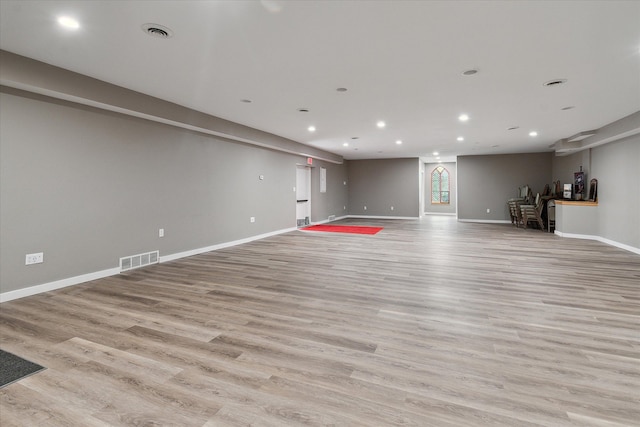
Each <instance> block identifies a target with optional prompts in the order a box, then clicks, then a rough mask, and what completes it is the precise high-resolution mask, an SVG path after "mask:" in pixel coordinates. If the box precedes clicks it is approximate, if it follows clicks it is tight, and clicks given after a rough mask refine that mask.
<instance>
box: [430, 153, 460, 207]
mask: <svg viewBox="0 0 640 427" xmlns="http://www.w3.org/2000/svg"><path fill="white" fill-rule="evenodd" d="M438 166H443V167H444V168H446V169H447V170H448V171H449V189H450V192H451V193H450V195H449V196H450V197H449V198H450V203H449V204H447V205H443V204H432V203H431V174H432V173H433V170H434V169H435V168H437V167H438ZM456 171H457V165H456V163H454V162H450V163H426V164H425V169H424V185H423V187H422V188H424V211H425V213H428V214H455V213H456V192H457V188H458V185H457V184H458V183H457V179H456V173H457V172H456Z"/></svg>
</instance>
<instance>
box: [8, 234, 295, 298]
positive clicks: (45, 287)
mask: <svg viewBox="0 0 640 427" xmlns="http://www.w3.org/2000/svg"><path fill="white" fill-rule="evenodd" d="M295 230H296V227H291V228H285V229H283V230H278V231H272V232H270V233H264V234H259V235H257V236H251V237H247V238H246V239H240V240H234V241H231V242H225V243H220V244H218V245H213V246H207V247H205V248H200V249H193V250H190V251H185V252H178V253H175V254H170V255H165V256H161V257H160V258H159V261H160V262H161V263H162V262H167V261H173V260H176V259H180V258H184V257H188V256H193V255H199V254H202V253H205V252H211V251H215V250H218V249H223V248H228V247H231V246H236V245H241V244H243V243H248V242H252V241H254V240H260V239H264V238H265V237H270V236H275V235H277V234H282V233H287V232H289V231H295ZM117 274H120V267H114V268H109V269H106V270H102V271H96V272H94V273H87V274H82V275H80V276H75V277H69V278H67V279H62V280H56V281H55V282H49V283H43V284H41V285H35V286H30V287H28V288H23V289H17V290H15V291H9V292H3V293H0V303H3V302H7V301H12V300H14V299H18V298H24V297H29V296H32V295H37V294H41V293H44V292H49V291H55V290H56V289H61V288H66V287H67V286H73V285H79V284H81V283H85V282H90V281H91V280H97V279H102V278H105V277H109V276H115V275H117Z"/></svg>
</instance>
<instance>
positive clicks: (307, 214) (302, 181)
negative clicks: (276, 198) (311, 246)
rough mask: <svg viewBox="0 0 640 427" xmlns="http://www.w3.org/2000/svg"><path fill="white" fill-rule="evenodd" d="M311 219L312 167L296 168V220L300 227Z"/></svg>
mask: <svg viewBox="0 0 640 427" xmlns="http://www.w3.org/2000/svg"><path fill="white" fill-rule="evenodd" d="M310 221H311V168H310V167H308V166H297V168H296V222H297V224H298V227H300V226H304V225H308V224H309V223H310Z"/></svg>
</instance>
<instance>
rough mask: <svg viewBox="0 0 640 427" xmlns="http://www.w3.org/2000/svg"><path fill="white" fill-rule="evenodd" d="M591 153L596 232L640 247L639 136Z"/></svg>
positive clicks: (610, 238) (619, 241) (637, 247)
mask: <svg viewBox="0 0 640 427" xmlns="http://www.w3.org/2000/svg"><path fill="white" fill-rule="evenodd" d="M591 155H592V158H591V164H592V169H593V177H592V178H596V179H597V180H598V207H597V208H596V209H597V212H598V214H597V223H598V235H599V236H600V237H604V238H605V239H609V240H613V241H614V242H618V243H623V244H625V245H629V246H632V247H634V248H636V249H640V135H635V136H633V137H629V138H626V139H623V140H620V141H617V142H613V143H610V144H606V145H603V146H600V147H596V148H593V149H592V151H591ZM638 266H639V268H640V264H639V265H638Z"/></svg>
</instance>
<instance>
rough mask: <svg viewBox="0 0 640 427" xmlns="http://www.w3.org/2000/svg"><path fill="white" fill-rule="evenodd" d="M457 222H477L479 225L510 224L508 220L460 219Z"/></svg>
mask: <svg viewBox="0 0 640 427" xmlns="http://www.w3.org/2000/svg"><path fill="white" fill-rule="evenodd" d="M458 222H477V223H480V224H511V221H509V220H508V219H460V218H458Z"/></svg>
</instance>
